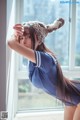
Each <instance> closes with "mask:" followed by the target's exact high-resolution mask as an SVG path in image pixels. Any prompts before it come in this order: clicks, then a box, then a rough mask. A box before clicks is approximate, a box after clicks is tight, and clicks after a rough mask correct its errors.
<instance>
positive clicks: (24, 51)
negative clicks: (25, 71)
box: [8, 37, 36, 63]
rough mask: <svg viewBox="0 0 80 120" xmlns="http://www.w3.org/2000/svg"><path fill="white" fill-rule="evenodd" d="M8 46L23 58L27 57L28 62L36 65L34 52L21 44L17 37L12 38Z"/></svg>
mask: <svg viewBox="0 0 80 120" xmlns="http://www.w3.org/2000/svg"><path fill="white" fill-rule="evenodd" d="M8 46H9V47H10V48H11V49H13V50H14V51H16V52H18V53H19V54H21V55H22V56H24V57H26V58H27V59H28V60H30V61H32V62H34V63H36V59H35V53H34V50H32V49H30V48H28V47H25V46H24V45H22V44H20V43H19V41H18V40H17V38H16V37H12V38H10V39H9V40H8Z"/></svg>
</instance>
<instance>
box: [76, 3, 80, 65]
mask: <svg viewBox="0 0 80 120" xmlns="http://www.w3.org/2000/svg"><path fill="white" fill-rule="evenodd" d="M75 52H76V53H75V65H76V66H80V5H79V4H78V5H77V11H76V51H75Z"/></svg>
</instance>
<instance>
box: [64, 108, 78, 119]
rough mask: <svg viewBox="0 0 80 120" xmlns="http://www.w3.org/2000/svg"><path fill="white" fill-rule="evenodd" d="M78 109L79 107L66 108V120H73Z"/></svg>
mask: <svg viewBox="0 0 80 120" xmlns="http://www.w3.org/2000/svg"><path fill="white" fill-rule="evenodd" d="M76 108H77V106H65V109H64V120H73V116H74V113H75V110H76ZM74 120H75V119H74Z"/></svg>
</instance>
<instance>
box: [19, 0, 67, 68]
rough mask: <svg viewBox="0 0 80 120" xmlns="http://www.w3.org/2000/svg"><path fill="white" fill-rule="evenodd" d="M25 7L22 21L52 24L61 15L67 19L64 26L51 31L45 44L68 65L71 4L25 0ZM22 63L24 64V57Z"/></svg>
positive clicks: (60, 60) (56, 1) (63, 63)
mask: <svg viewBox="0 0 80 120" xmlns="http://www.w3.org/2000/svg"><path fill="white" fill-rule="evenodd" d="M23 8H24V9H23V18H22V22H26V21H30V20H39V21H42V22H44V23H45V24H50V23H52V22H53V21H54V20H55V19H57V18H59V17H62V18H64V19H65V21H66V22H65V25H64V27H62V28H61V29H59V30H57V31H56V32H53V33H50V34H49V35H48V36H47V37H46V40H45V44H46V45H47V46H48V48H50V49H51V50H52V51H53V52H54V53H55V54H56V56H57V58H58V60H59V62H60V63H61V64H62V65H63V66H68V65H69V56H68V53H69V49H68V48H69V22H68V21H69V20H68V19H69V4H62V3H61V2H60V1H59V0H43V1H41V0H34V1H33V0H24V7H23ZM45 13H46V15H45ZM19 60H20V59H19ZM20 64H21V65H22V64H24V59H23V61H21V62H20ZM21 68H22V69H24V70H25V68H24V67H23V66H21Z"/></svg>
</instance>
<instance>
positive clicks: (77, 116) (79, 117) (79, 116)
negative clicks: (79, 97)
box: [73, 104, 80, 120]
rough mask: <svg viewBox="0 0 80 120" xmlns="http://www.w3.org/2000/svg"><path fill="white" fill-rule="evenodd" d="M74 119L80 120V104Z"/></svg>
mask: <svg viewBox="0 0 80 120" xmlns="http://www.w3.org/2000/svg"><path fill="white" fill-rule="evenodd" d="M73 120H80V104H78V105H77V108H76V110H75V114H74V118H73Z"/></svg>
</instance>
